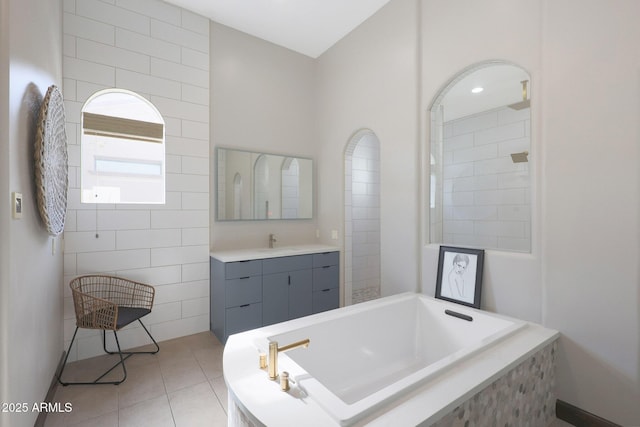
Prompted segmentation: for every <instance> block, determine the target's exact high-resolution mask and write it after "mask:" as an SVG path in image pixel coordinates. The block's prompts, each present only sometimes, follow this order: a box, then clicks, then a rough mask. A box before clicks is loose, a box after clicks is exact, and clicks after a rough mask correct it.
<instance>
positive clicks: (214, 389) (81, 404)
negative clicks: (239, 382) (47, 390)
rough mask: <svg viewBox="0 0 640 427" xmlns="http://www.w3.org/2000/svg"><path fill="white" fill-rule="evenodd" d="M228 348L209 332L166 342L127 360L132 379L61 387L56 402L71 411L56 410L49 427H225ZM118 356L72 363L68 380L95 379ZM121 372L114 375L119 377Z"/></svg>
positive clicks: (50, 418) (67, 375)
mask: <svg viewBox="0 0 640 427" xmlns="http://www.w3.org/2000/svg"><path fill="white" fill-rule="evenodd" d="M222 350H223V346H222V344H220V342H219V341H218V340H217V339H216V337H215V336H214V335H213V334H211V333H210V332H203V333H200V334H196V335H190V336H187V337H182V338H177V339H174V340H169V341H163V342H161V343H160V352H159V353H157V354H155V355H147V354H144V355H135V356H132V357H131V358H129V359H128V360H127V361H126V366H127V372H128V377H127V380H126V381H125V382H123V383H122V384H120V385H118V386H113V385H90V386H81V385H77V386H67V387H62V386H58V389H57V391H56V394H55V397H54V401H55V402H60V403H62V404H63V405H64V404H65V403H67V402H68V403H71V404H72V407H73V410H72V411H71V412H69V413H51V414H49V415H48V416H47V419H46V422H45V427H71V426H74V427H76V426H77V427H80V426H92V427H112V426H113V427H129V426H131V427H134V426H135V427H143V426H154V427H156V426H158V427H161V426H171V427H174V426H177V427H182V426H184V427H197V426H209V427H211V426H226V425H227V413H226V410H227V388H226V386H225V383H224V379H223V377H222ZM116 358H117V356H106V355H105V356H99V357H94V358H92V359H86V360H81V361H78V362H73V363H70V364H68V365H67V367H66V368H65V371H64V379H65V380H68V381H78V380H82V381H86V380H89V381H91V380H93V379H94V378H95V377H96V376H97V375H94V374H95V373H97V374H98V375H99V374H100V373H101V372H103V371H105V370H106V369H107V368H109V367H110V366H111V365H113V364H114V363H115V362H114V361H115V360H117V359H116ZM121 374H122V371H121V370H118V369H115V370H114V372H112V373H111V374H109V376H113V377H114V378H118V376H119V375H121Z"/></svg>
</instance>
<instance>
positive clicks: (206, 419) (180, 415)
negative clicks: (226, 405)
mask: <svg viewBox="0 0 640 427" xmlns="http://www.w3.org/2000/svg"><path fill="white" fill-rule="evenodd" d="M169 403H170V405H171V410H172V412H173V418H174V420H175V423H176V427H199V426H203V427H204V426H225V425H226V424H227V416H226V413H225V411H224V410H223V409H222V406H221V405H220V402H219V401H218V399H217V397H216V395H215V393H214V392H213V390H212V389H211V385H210V384H209V382H204V383H200V384H196V385H194V386H190V387H187V388H184V389H182V390H179V391H176V392H173V393H169Z"/></svg>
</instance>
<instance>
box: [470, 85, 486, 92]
mask: <svg viewBox="0 0 640 427" xmlns="http://www.w3.org/2000/svg"><path fill="white" fill-rule="evenodd" d="M483 90H484V88H483V87H480V86H478V87H474V88H473V89H471V93H480V92H482V91H483Z"/></svg>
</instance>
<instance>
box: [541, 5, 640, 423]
mask: <svg viewBox="0 0 640 427" xmlns="http://www.w3.org/2000/svg"><path fill="white" fill-rule="evenodd" d="M543 4H544V18H543V30H544V37H543V40H542V48H543V52H544V60H543V69H542V73H543V74H542V75H543V92H542V94H541V101H542V109H543V111H542V116H543V117H542V118H543V123H544V126H543V128H542V138H543V141H544V160H543V162H544V166H545V170H544V175H543V179H544V188H545V196H544V199H543V202H544V204H543V209H544V218H545V222H544V235H543V253H544V263H543V275H544V282H543V283H544V290H545V297H544V302H543V310H544V313H545V318H544V320H545V323H546V324H547V325H549V326H550V327H553V328H557V329H559V330H560V331H561V332H562V334H563V338H562V339H561V341H560V347H559V350H560V352H559V365H558V397H559V398H560V399H564V400H566V401H568V402H569V403H572V404H574V405H577V406H579V407H581V408H584V409H586V410H588V411H591V412H594V413H596V414H598V415H600V416H602V417H604V418H607V419H610V420H612V421H614V422H617V423H619V424H621V425H625V426H631V425H640V405H638V403H639V402H640V286H639V283H640V271H639V269H638V265H639V263H638V259H639V258H640V228H639V224H638V222H639V220H640V185H639V184H640V174H639V165H640V126H639V123H640V50H639V49H638V40H640V27H638V22H637V18H638V16H640V3H639V2H637V1H625V0H615V1H603V0H589V1H587V2H585V1H578V0H564V1H562V2H557V1H550V0H547V1H544V2H543ZM532 108H533V107H532Z"/></svg>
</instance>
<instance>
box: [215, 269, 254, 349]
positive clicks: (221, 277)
mask: <svg viewBox="0 0 640 427" xmlns="http://www.w3.org/2000/svg"><path fill="white" fill-rule="evenodd" d="M210 267H211V270H210V274H211V293H210V295H211V297H210V310H211V311H210V313H211V314H210V327H211V330H212V331H213V333H214V334H215V335H216V336H217V337H218V338H219V339H220V340H221V341H222V340H223V338H224V340H226V339H227V337H228V336H229V335H231V334H235V333H236V332H241V331H246V330H248V329H254V328H259V327H260V326H262V260H247V261H237V262H227V263H224V262H220V261H218V260H216V259H215V258H211V260H210ZM213 284H215V286H214V285H213Z"/></svg>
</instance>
